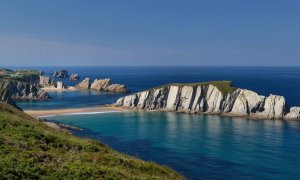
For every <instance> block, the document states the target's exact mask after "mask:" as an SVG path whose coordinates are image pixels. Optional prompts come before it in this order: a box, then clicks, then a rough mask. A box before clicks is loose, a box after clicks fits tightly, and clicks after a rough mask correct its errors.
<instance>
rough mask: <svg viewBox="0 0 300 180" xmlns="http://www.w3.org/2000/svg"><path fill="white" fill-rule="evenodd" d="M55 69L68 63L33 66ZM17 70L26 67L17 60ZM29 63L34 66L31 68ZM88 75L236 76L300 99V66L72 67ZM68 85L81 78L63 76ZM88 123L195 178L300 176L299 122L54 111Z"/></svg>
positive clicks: (162, 79) (69, 99)
mask: <svg viewBox="0 0 300 180" xmlns="http://www.w3.org/2000/svg"><path fill="white" fill-rule="evenodd" d="M34 68H35V69H40V70H43V71H44V72H45V73H46V74H47V75H50V74H51V73H53V72H54V71H55V70H59V69H61V67H47V68H45V67H43V68H42V67H41V68H39V67H34ZM18 69H20V68H19V67H18ZM26 69H27V68H26ZM66 69H68V70H69V72H70V73H79V74H80V75H81V77H85V76H88V77H91V78H92V79H94V78H106V77H110V78H112V79H113V82H115V83H121V84H126V85H127V86H128V88H129V89H130V90H131V91H132V93H133V92H137V91H141V90H144V89H148V88H151V87H155V86H159V85H162V84H167V83H172V82H181V83H185V82H186V83H188V82H202V81H214V80H232V81H233V82H234V85H235V86H236V87H241V88H247V89H251V90H254V91H256V92H258V93H260V94H262V95H269V94H271V93H272V94H279V95H283V96H285V98H286V100H287V103H288V104H289V105H291V106H292V105H300V68H299V67H277V68H274V67H273V68H271V67H247V68H245V67H66ZM64 81H65V83H67V84H69V85H74V84H75V83H76V82H70V81H68V80H64ZM50 95H51V96H52V99H51V100H49V101H46V102H19V103H18V105H19V106H21V107H22V108H23V109H61V108H74V107H90V106H95V105H101V104H107V103H112V102H114V101H115V100H116V99H118V98H119V97H121V96H123V95H124V94H111V93H96V92H88V91H85V92H63V93H55V92H53V93H50ZM47 119H48V120H51V121H57V122H61V123H65V124H72V125H76V126H79V127H82V128H84V130H83V131H74V133H75V135H78V136H83V137H89V138H92V139H96V140H101V141H102V142H104V143H105V144H107V145H109V146H111V147H112V148H114V149H116V150H119V151H121V152H124V153H127V154H131V155H133V156H137V157H140V158H142V159H145V160H151V161H155V162H158V163H160V164H164V165H167V166H169V167H171V168H173V169H175V170H177V171H178V172H180V173H182V174H183V175H185V176H186V177H188V178H189V179H300V124H299V122H285V121H271V120H266V121H255V120H247V119H245V118H229V117H219V116H203V115H189V114H179V113H162V112H130V113H129V112H126V113H106V114H93V115H68V116H53V117H47Z"/></svg>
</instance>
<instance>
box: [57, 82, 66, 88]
mask: <svg viewBox="0 0 300 180" xmlns="http://www.w3.org/2000/svg"><path fill="white" fill-rule="evenodd" d="M56 88H57V89H65V88H66V87H65V84H64V83H63V82H61V81H57V82H56Z"/></svg>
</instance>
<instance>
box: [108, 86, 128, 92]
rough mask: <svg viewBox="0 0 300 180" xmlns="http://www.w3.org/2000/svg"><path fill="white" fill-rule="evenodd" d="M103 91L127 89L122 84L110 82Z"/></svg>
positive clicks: (122, 90) (126, 90)
mask: <svg viewBox="0 0 300 180" xmlns="http://www.w3.org/2000/svg"><path fill="white" fill-rule="evenodd" d="M105 91H107V92H114V93H127V92H129V90H128V89H127V87H126V86H125V85H123V84H111V85H109V86H108V87H107V88H106V89H105Z"/></svg>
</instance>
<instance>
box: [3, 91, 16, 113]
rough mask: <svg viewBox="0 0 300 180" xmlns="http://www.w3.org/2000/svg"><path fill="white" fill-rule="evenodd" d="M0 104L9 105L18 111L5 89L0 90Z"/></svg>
mask: <svg viewBox="0 0 300 180" xmlns="http://www.w3.org/2000/svg"><path fill="white" fill-rule="evenodd" d="M0 102H4V103H7V104H10V105H12V106H14V107H15V108H17V109H20V108H19V107H18V106H17V105H16V104H15V102H14V101H13V100H12V98H11V97H10V94H9V90H7V89H0Z"/></svg>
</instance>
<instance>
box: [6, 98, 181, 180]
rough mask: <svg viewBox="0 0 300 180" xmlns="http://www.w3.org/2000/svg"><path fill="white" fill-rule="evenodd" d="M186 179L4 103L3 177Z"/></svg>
mask: <svg viewBox="0 0 300 180" xmlns="http://www.w3.org/2000/svg"><path fill="white" fill-rule="evenodd" d="M91 177H93V178H94V179H99V178H104V179H183V177H181V176H180V175H178V174H176V173H175V172H174V171H172V170H170V169H168V168H166V167H163V166H159V165H156V164H154V163H149V162H144V161H141V160H139V159H136V158H133V157H130V156H127V155H124V154H121V153H118V152H116V151H114V150H112V149H110V148H108V147H106V146H105V145H103V144H101V143H99V142H95V141H92V140H88V139H80V138H77V137H75V136H73V135H69V134H67V133H64V132H58V131H56V130H53V129H51V128H49V127H47V126H46V125H44V124H43V123H41V122H38V121H37V120H35V119H33V118H31V117H29V116H28V115H26V114H24V113H23V112H21V111H19V110H17V109H15V108H13V107H12V106H9V105H7V104H4V103H0V179H3V178H7V179H13V178H15V179H20V178H28V179H38V178H47V179H89V178H91Z"/></svg>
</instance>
